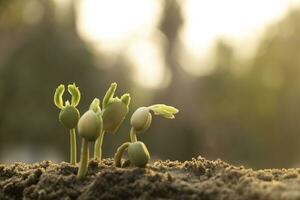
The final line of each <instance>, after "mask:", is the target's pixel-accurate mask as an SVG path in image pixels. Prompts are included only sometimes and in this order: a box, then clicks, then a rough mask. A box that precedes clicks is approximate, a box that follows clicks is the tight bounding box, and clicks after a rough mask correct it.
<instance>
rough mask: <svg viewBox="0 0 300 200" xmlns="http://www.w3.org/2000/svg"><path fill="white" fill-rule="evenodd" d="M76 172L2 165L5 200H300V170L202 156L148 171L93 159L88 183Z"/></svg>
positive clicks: (0, 187) (0, 186)
mask: <svg viewBox="0 0 300 200" xmlns="http://www.w3.org/2000/svg"><path fill="white" fill-rule="evenodd" d="M76 173H77V167H75V166H72V165H70V164H68V163H64V162H62V163H60V164H55V163H52V162H51V161H43V162H41V163H36V164H24V163H15V164H12V165H0V199H1V200H11V199H25V200H30V199H40V200H50V199H63V200H71V199H78V200H84V199H88V200H90V199H91V200H93V199H95V200H96V199H97V200H98V199H122V200H123V199H180V200H181V199H205V200H210V199H211V200H215V199H216V200H219V199H220V200H221V199H222V200H223V199H224V200H225V199H228V200H235V199H237V200H268V199H274V200H275V199H276V200H296V199H300V178H299V177H300V169H265V170H258V171H255V170H252V169H247V168H244V167H236V166H232V165H229V164H227V163H225V162H223V161H221V160H216V161H209V160H206V159H205V158H203V157H198V158H197V159H192V160H191V161H186V162H178V161H169V160H167V161H157V162H154V163H153V164H151V165H148V166H147V167H146V168H143V169H141V168H135V167H129V166H124V168H116V167H114V163H113V160H112V159H104V160H102V162H99V161H97V160H92V161H90V163H89V170H88V175H87V177H86V179H85V180H84V181H78V180H76Z"/></svg>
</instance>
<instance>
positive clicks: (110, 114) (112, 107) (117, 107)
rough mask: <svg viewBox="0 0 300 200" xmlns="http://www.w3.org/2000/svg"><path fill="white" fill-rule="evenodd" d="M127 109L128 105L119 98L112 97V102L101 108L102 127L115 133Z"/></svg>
mask: <svg viewBox="0 0 300 200" xmlns="http://www.w3.org/2000/svg"><path fill="white" fill-rule="evenodd" d="M128 110H129V109H128V106H127V105H126V104H125V103H123V102H122V101H121V100H120V99H114V100H113V102H111V103H110V104H108V105H107V106H106V108H105V109H104V110H103V113H102V118H103V129H104V130H105V131H106V132H109V133H112V134H114V133H116V131H117V130H118V129H119V127H120V125H121V124H122V122H123V121H124V119H125V117H126V115H127V113H128Z"/></svg>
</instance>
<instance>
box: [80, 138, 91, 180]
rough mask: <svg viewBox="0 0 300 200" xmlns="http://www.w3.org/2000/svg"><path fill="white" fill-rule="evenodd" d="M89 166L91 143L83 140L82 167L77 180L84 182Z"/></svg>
mask: <svg viewBox="0 0 300 200" xmlns="http://www.w3.org/2000/svg"><path fill="white" fill-rule="evenodd" d="M88 165H89V142H88V141H87V140H86V139H84V138H82V142H81V155H80V166H79V169H78V174H77V179H80V180H82V179H83V178H85V176H86V173H87V170H88Z"/></svg>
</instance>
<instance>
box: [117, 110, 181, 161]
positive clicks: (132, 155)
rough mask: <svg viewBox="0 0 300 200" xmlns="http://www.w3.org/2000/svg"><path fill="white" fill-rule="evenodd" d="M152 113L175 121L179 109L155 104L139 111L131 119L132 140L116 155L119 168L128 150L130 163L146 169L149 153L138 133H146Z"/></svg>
mask: <svg viewBox="0 0 300 200" xmlns="http://www.w3.org/2000/svg"><path fill="white" fill-rule="evenodd" d="M150 111H152V112H153V113H154V115H159V116H162V117H164V118H167V119H174V118H175V116H174V114H176V113H178V109H176V108H174V107H172V106H167V105H164V104H155V105H152V106H149V107H141V108H139V109H137V110H136V111H135V112H134V113H133V115H132V117H131V120H130V122H131V126H132V127H131V130H130V140H131V142H126V143H124V144H122V145H121V146H120V147H119V148H118V149H117V152H116V154H115V157H114V160H115V165H116V166H117V167H120V166H121V158H122V155H123V154H124V152H125V150H126V149H128V158H129V160H130V163H131V164H132V165H134V166H137V167H145V166H146V164H147V163H148V161H149V159H150V154H149V151H148V149H147V147H146V145H145V144H144V143H143V142H140V141H138V140H137V136H136V134H137V133H141V132H144V131H146V130H147V129H148V128H149V127H150V125H151V123H152V114H151V112H150Z"/></svg>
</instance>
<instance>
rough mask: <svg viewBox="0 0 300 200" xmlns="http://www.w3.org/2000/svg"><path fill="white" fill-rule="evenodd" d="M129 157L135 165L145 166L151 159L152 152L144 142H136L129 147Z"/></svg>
mask: <svg viewBox="0 0 300 200" xmlns="http://www.w3.org/2000/svg"><path fill="white" fill-rule="evenodd" d="M128 158H129V160H130V162H131V163H132V164H133V165H134V166H137V167H145V166H146V164H147V163H148V161H149V160H150V154H149V151H148V149H147V147H146V145H145V144H144V143H143V142H134V143H131V144H130V145H129V147H128Z"/></svg>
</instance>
